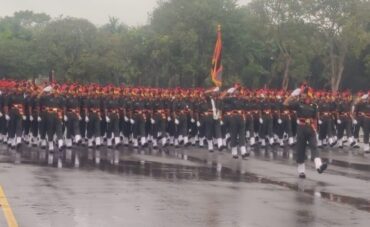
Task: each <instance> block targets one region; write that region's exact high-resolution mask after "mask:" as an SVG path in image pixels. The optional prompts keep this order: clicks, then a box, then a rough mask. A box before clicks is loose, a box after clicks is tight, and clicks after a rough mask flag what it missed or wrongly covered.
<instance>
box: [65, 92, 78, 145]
mask: <svg viewBox="0 0 370 227" xmlns="http://www.w3.org/2000/svg"><path fill="white" fill-rule="evenodd" d="M77 91H78V86H74V85H71V86H70V87H69V90H68V92H67V95H66V100H65V114H64V122H65V126H66V147H67V148H71V147H72V144H73V141H74V142H75V143H76V144H79V143H80V142H81V139H82V137H81V133H80V120H81V119H82V118H81V108H80V104H81V102H80V99H79V97H78V94H77Z"/></svg>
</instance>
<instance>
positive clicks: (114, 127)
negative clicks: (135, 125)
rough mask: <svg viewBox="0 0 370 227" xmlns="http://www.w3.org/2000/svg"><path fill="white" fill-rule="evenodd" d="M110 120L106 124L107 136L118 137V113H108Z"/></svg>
mask: <svg viewBox="0 0 370 227" xmlns="http://www.w3.org/2000/svg"><path fill="white" fill-rule="evenodd" d="M108 117H109V120H110V122H108V125H107V138H112V136H114V137H119V136H120V135H119V115H118V113H108Z"/></svg>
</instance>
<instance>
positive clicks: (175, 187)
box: [0, 146, 370, 227]
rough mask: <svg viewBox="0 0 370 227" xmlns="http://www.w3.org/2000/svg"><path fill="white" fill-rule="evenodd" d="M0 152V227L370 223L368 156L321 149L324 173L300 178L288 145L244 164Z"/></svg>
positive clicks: (222, 159) (176, 152)
mask: <svg viewBox="0 0 370 227" xmlns="http://www.w3.org/2000/svg"><path fill="white" fill-rule="evenodd" d="M0 150H1V152H0V154H1V155H0V160H1V162H0V186H1V189H2V190H0V192H1V194H2V195H0V203H1V208H2V211H3V212H1V213H0V226H22V227H23V226H24V227H29V226H30V227H34V226H35V227H36V226H37V227H44V226H45V227H49V226H53V227H59V226H60V227H62V226H63V227H65V226H89V227H95V226H112V227H113V226H117V227H118V226H140V227H144V226H148V227H155V226H159V227H162V226H168V227H173V226H212V227H215V226H368V225H369V223H370V190H369V188H370V174H369V173H370V158H369V157H367V156H366V155H364V154H362V153H361V152H360V151H359V150H348V149H343V150H339V149H330V148H327V149H325V150H324V151H322V152H321V155H322V157H323V158H324V160H326V161H327V162H328V163H329V168H328V170H327V171H326V172H325V173H324V174H322V175H319V174H318V173H317V172H316V170H314V168H313V163H308V170H307V171H306V174H307V178H306V179H304V180H303V179H299V178H298V177H297V169H296V163H295V161H294V156H295V155H294V151H293V150H292V149H291V148H288V147H287V148H285V149H282V148H277V147H276V148H271V147H269V148H253V149H252V152H251V156H250V157H249V158H248V159H246V160H242V159H240V158H239V159H237V160H235V159H232V157H231V154H230V153H227V152H218V151H216V152H214V153H209V152H208V151H206V150H205V149H199V148H197V147H190V148H177V149H175V148H173V147H169V148H165V149H159V150H152V149H151V148H146V149H144V150H134V149H132V148H129V147H124V148H121V150H119V151H118V150H110V149H106V148H101V149H100V150H94V149H87V148H86V147H76V148H74V149H73V150H65V151H64V152H63V154H62V155H57V154H55V155H54V156H53V157H48V155H47V153H46V152H45V151H44V150H39V149H38V148H31V147H23V149H22V152H21V154H17V153H15V152H14V151H12V150H8V148H7V147H5V146H1V148H0ZM308 156H309V154H308ZM4 201H5V202H6V203H7V204H4Z"/></svg>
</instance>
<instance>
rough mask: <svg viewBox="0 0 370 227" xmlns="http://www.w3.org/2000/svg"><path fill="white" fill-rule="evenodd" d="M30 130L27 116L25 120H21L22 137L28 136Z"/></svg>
mask: <svg viewBox="0 0 370 227" xmlns="http://www.w3.org/2000/svg"><path fill="white" fill-rule="evenodd" d="M30 130H31V122H30V116H29V114H27V117H26V119H25V120H23V132H24V135H28V134H29V133H30Z"/></svg>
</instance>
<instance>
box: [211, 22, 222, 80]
mask: <svg viewBox="0 0 370 227" xmlns="http://www.w3.org/2000/svg"><path fill="white" fill-rule="evenodd" d="M221 52H222V40H221V25H218V27H217V41H216V46H215V50H214V52H213V58H212V69H211V79H212V82H213V83H214V84H215V85H216V86H217V87H221V86H222V63H221V56H222V54H221Z"/></svg>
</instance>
